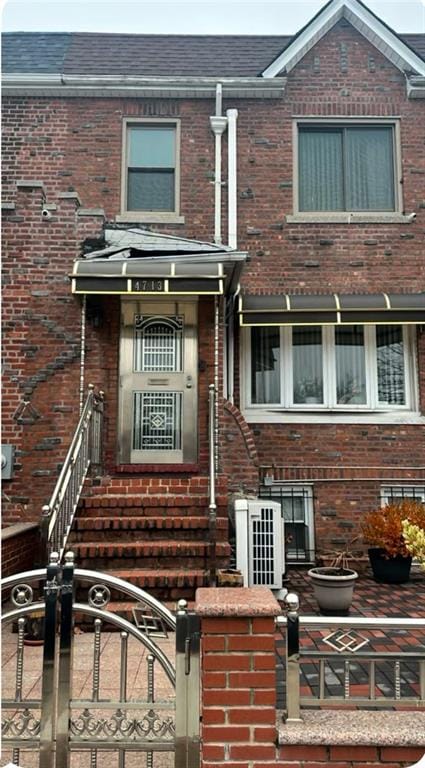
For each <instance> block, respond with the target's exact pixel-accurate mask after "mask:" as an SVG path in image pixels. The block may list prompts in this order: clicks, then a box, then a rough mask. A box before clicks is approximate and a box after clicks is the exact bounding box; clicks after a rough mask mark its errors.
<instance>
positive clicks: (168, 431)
mask: <svg viewBox="0 0 425 768" xmlns="http://www.w3.org/2000/svg"><path fill="white" fill-rule="evenodd" d="M133 424H134V434H133V450H141V451H152V450H155V451H175V450H180V448H181V425H182V393H181V392H135V393H134V419H133Z"/></svg>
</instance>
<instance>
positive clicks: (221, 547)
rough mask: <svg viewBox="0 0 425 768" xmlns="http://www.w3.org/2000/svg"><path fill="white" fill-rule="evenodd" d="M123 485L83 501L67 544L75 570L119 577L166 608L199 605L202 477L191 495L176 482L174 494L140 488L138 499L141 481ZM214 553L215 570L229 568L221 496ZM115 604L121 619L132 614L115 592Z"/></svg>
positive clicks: (203, 549) (203, 580)
mask: <svg viewBox="0 0 425 768" xmlns="http://www.w3.org/2000/svg"><path fill="white" fill-rule="evenodd" d="M122 482H125V483H126V485H127V488H126V489H124V488H122V487H119V488H114V490H113V491H111V487H105V489H104V492H102V494H99V491H97V495H93V496H88V497H85V498H83V499H82V500H81V503H80V507H79V509H78V511H77V514H76V517H75V520H74V524H73V530H72V532H71V536H70V541H69V546H70V549H72V550H73V551H74V553H75V559H76V562H77V565H78V567H80V568H87V569H89V570H95V571H96V570H97V571H100V572H102V571H104V572H107V573H109V574H111V575H114V576H117V577H119V578H122V579H124V580H126V581H129V582H130V583H131V584H134V585H136V586H138V587H140V588H141V589H144V590H146V591H147V592H148V593H149V594H151V595H152V596H154V597H156V598H157V599H159V600H161V601H162V602H171V603H172V604H173V605H175V603H176V602H177V601H178V600H179V599H181V598H184V599H185V600H188V601H192V600H194V597H195V591H196V589H197V587H200V586H206V585H207V584H208V578H209V560H208V555H209V543H208V496H207V495H206V493H205V488H206V487H207V486H206V484H205V478H196V477H195V478H192V479H191V484H190V491H191V492H190V495H189V494H188V486H187V482H186V484H184V483H185V481H181V482H182V485H181V488H179V487H176V485H177V483H178V482H180V481H177V480H176V479H175V478H173V482H172V487H173V491H172V492H170V493H169V492H167V490H164V492H162V491H160V490H159V491H158V490H157V489H156V488H155V490H156V493H155V492H153V489H152V488H142V487H141V488H140V492H139V485H140V480H139V479H138V478H135V479H134V480H132V479H131V478H130V479H126V480H125V481H122ZM160 482H163V483H164V486H165V487H167V484H169V481H168V480H167V479H164V480H163V481H160ZM170 482H171V481H170ZM157 484H158V482H157ZM170 488H171V485H170ZM102 490H103V489H102ZM180 490H181V493H180ZM216 554H217V566H218V567H219V568H224V567H226V566H227V565H228V563H229V559H230V546H229V543H228V519H227V496H224V495H220V496H218V497H217V550H216ZM112 600H114V601H115V603H116V605H115V606H114V607H115V608H116V609H117V610H118V612H119V613H122V615H125V612H126V611H127V613H128V606H127V607H126V606H125V605H124V603H125V596H123V595H122V594H120V593H119V592H116V594H115V593H113V595H112ZM128 617H129V618H130V616H128Z"/></svg>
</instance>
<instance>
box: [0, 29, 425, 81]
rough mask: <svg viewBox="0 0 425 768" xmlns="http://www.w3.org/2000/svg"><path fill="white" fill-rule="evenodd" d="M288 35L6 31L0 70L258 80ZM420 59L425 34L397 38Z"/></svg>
mask: <svg viewBox="0 0 425 768" xmlns="http://www.w3.org/2000/svg"><path fill="white" fill-rule="evenodd" d="M292 38H293V36H289V35H243V36H242V35H134V34H105V33H91V32H85V33H81V32H74V33H57V32H53V33H51V32H9V33H5V34H4V35H3V50H2V56H3V72H4V73H10V72H15V73H38V74H63V75H99V76H101V75H124V76H125V75H133V76H140V77H143V76H146V77H149V76H156V77H163V76H167V75H168V76H169V75H174V76H176V77H179V76H181V77H197V76H198V77H257V76H259V75H260V74H261V73H262V72H263V70H264V69H266V67H267V66H268V65H269V64H270V63H271V62H272V61H274V60H275V59H276V58H277V57H278V56H279V54H280V53H282V51H283V50H284V49H285V48H286V47H287V45H288V44H289V42H290V41H291V40H292ZM400 38H401V39H402V40H404V42H406V43H407V44H408V45H409V46H410V47H411V48H412V49H413V50H414V51H415V52H416V53H417V54H418V55H419V56H421V57H422V58H425V35H419V34H409V35H400Z"/></svg>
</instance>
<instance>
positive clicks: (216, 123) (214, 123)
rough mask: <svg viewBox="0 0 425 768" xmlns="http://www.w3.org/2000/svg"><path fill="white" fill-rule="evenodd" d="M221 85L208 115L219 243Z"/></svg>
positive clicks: (217, 239) (223, 124)
mask: <svg viewBox="0 0 425 768" xmlns="http://www.w3.org/2000/svg"><path fill="white" fill-rule="evenodd" d="M221 105H222V87H221V83H217V85H216V92H215V115H211V117H210V125H211V130H212V131H213V133H214V136H215V172H214V242H215V243H217V245H221V242H222V239H221V184H222V182H221V137H222V135H223V133H224V131H225V130H226V127H227V117H223V115H222V114H221V111H222V107H221Z"/></svg>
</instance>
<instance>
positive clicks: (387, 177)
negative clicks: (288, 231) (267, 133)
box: [297, 122, 399, 213]
mask: <svg viewBox="0 0 425 768" xmlns="http://www.w3.org/2000/svg"><path fill="white" fill-rule="evenodd" d="M297 128H298V133H297V140H298V210H299V211H300V212H307V213H314V212H325V211H327V212H334V213H338V212H353V213H356V212H357V213H359V212H375V213H391V212H395V211H398V210H399V203H398V187H397V184H396V179H397V174H396V126H395V124H394V123H393V124H389V123H387V124H383V125H382V124H381V125H378V124H373V123H372V124H358V123H349V122H347V123H340V124H331V123H320V124H319V123H316V122H311V123H309V122H307V123H298V124H297Z"/></svg>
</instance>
